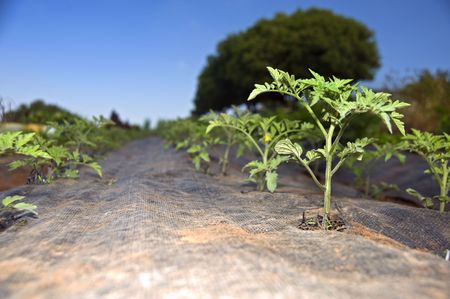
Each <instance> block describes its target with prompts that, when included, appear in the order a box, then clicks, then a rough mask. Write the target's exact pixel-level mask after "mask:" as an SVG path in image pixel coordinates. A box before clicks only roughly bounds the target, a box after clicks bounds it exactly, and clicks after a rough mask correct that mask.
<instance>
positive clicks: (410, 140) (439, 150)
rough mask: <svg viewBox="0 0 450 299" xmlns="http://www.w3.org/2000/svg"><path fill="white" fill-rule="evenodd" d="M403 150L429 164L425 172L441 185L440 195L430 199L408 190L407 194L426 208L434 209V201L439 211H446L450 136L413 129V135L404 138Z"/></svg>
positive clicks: (410, 189)
mask: <svg viewBox="0 0 450 299" xmlns="http://www.w3.org/2000/svg"><path fill="white" fill-rule="evenodd" d="M401 148H402V149H404V150H407V151H410V152H413V153H416V154H418V155H419V156H421V157H422V158H423V159H424V160H425V161H426V162H427V164H428V169H427V170H426V171H425V172H426V173H429V174H431V175H432V176H433V178H434V180H435V181H436V183H437V184H438V185H439V189H440V193H439V195H436V196H433V197H429V196H424V195H422V194H420V193H419V192H418V191H416V190H414V189H412V188H408V189H406V192H408V193H409V194H410V195H412V196H414V197H416V198H418V199H419V200H421V201H422V202H423V204H424V206H425V207H428V208H432V207H433V199H437V200H438V201H439V211H440V212H441V213H443V212H444V211H445V205H446V204H447V203H449V202H450V196H449V187H450V164H449V160H450V135H449V134H446V133H444V134H443V135H434V134H431V133H428V132H421V131H419V130H415V129H412V134H407V135H406V136H404V137H403V143H402V144H401Z"/></svg>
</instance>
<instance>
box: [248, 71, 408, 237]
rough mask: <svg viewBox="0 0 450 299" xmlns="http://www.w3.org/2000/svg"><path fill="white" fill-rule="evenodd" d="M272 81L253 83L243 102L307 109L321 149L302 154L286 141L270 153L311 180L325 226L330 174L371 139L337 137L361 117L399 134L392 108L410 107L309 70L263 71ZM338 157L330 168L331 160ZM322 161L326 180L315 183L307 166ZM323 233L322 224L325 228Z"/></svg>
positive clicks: (401, 126) (398, 120) (360, 154)
mask: <svg viewBox="0 0 450 299" xmlns="http://www.w3.org/2000/svg"><path fill="white" fill-rule="evenodd" d="M268 70H269V73H270V75H271V76H272V78H273V82H272V83H265V84H262V85H261V84H256V85H255V89H254V90H253V91H252V92H251V94H250V96H249V98H248V100H252V99H254V98H255V97H257V96H258V95H260V94H262V93H267V92H276V93H280V94H283V95H285V96H287V97H292V98H295V99H296V100H298V102H299V103H301V105H302V106H303V107H304V108H305V109H306V110H307V112H308V113H309V114H310V116H311V117H312V119H313V120H314V122H315V125H316V126H317V128H318V129H319V130H320V132H321V135H322V138H323V140H324V147H322V148H317V149H312V150H309V151H307V152H306V153H305V154H303V148H302V147H301V146H300V145H299V144H297V143H293V142H292V140H290V139H284V140H281V141H279V142H278V143H277V144H276V146H275V150H276V152H278V153H279V154H280V155H281V156H285V157H288V158H289V159H292V160H294V161H296V162H298V163H299V164H301V165H302V166H304V167H305V168H306V169H307V171H308V172H309V174H310V175H311V177H312V179H313V181H314V183H315V184H316V185H317V186H318V187H319V188H320V189H321V190H322V191H323V193H324V215H323V217H324V223H327V221H329V214H330V208H331V181H332V177H333V175H334V174H335V173H336V171H338V169H339V168H340V167H341V166H342V164H343V163H344V162H345V161H346V160H347V159H348V158H350V157H352V156H356V157H357V159H359V160H360V159H362V158H363V154H364V148H365V147H366V146H367V145H369V144H371V143H372V142H373V139H372V138H369V137H364V138H361V139H356V140H354V141H353V142H350V141H349V142H347V143H346V144H341V137H342V135H343V134H344V132H345V130H346V128H347V127H348V126H349V124H350V123H351V121H352V119H353V117H354V116H355V115H357V114H361V113H373V114H375V115H377V116H378V117H380V118H381V119H382V120H383V122H384V123H385V125H386V126H387V128H388V130H389V132H391V133H392V123H394V125H395V126H396V127H397V128H398V129H399V131H400V132H401V133H402V134H404V133H405V131H404V124H403V122H402V120H401V119H402V117H403V115H402V114H400V113H398V112H397V109H400V108H404V107H407V106H409V104H407V103H404V102H400V101H393V100H391V99H390V94H387V93H383V92H379V93H375V92H373V91H372V90H370V89H368V88H366V87H363V86H361V87H360V88H358V86H357V84H350V83H351V81H352V80H349V79H345V80H342V79H338V78H335V77H333V78H331V79H328V80H327V79H325V78H324V77H322V76H320V75H319V74H317V73H315V72H313V71H311V74H312V76H313V78H311V79H295V77H294V76H293V75H290V74H289V73H287V72H284V71H281V70H277V69H273V68H271V67H268ZM335 158H338V160H337V162H336V163H334V159H335ZM318 159H324V160H325V175H324V177H325V180H324V182H320V181H319V179H318V178H317V177H316V175H315V174H314V172H313V171H312V169H311V168H310V164H311V162H313V161H315V160H318ZM324 227H325V228H326V225H325V226H324Z"/></svg>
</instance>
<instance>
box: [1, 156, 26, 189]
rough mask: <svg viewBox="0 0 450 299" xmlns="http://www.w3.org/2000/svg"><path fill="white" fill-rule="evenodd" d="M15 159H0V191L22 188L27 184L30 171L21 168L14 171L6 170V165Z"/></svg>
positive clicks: (11, 157)
mask: <svg viewBox="0 0 450 299" xmlns="http://www.w3.org/2000/svg"><path fill="white" fill-rule="evenodd" d="M15 158H16V157H13V156H10V157H2V158H0V191H5V190H8V189H11V188H13V187H17V186H22V185H25V184H26V183H27V178H28V176H29V174H30V171H31V169H29V168H21V169H17V170H14V171H10V170H9V169H8V164H9V163H10V162H12V161H14V159H15Z"/></svg>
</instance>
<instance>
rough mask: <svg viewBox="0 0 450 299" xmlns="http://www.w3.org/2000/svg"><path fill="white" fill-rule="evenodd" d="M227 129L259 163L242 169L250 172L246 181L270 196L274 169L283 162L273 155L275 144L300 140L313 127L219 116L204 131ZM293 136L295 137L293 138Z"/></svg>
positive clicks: (271, 119)
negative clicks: (247, 146)
mask: <svg viewBox="0 0 450 299" xmlns="http://www.w3.org/2000/svg"><path fill="white" fill-rule="evenodd" d="M218 127H220V128H229V129H233V130H236V131H238V132H239V133H240V134H241V136H242V137H243V138H244V139H245V141H244V142H245V143H246V144H248V145H249V146H250V147H251V148H253V149H254V150H256V152H257V154H258V156H259V158H260V159H259V160H254V161H251V162H249V163H247V165H245V166H244V168H243V169H247V168H248V169H250V171H249V180H250V181H252V182H255V183H256V184H257V189H258V190H259V191H263V190H264V188H265V186H266V187H267V190H269V191H270V192H274V191H275V189H276V187H277V182H278V174H277V168H278V166H279V165H280V164H281V163H282V162H285V161H286V160H287V158H286V157H280V156H278V155H277V154H276V152H275V151H274V147H275V144H276V143H277V142H278V141H279V140H281V139H282V138H287V137H290V136H291V137H293V138H297V139H299V138H301V137H302V136H303V135H302V134H307V132H308V131H310V130H311V129H312V128H313V126H312V125H311V124H309V123H304V124H300V123H299V122H297V121H289V120H282V121H277V120H276V117H275V116H273V117H261V116H260V115H257V114H245V115H241V116H240V117H239V118H238V117H235V116H231V115H228V114H225V113H222V114H221V115H220V117H218V118H216V119H214V120H211V121H210V122H209V126H208V128H207V129H206V134H209V133H210V132H211V131H212V130H213V129H214V128H218ZM294 136H295V137H294Z"/></svg>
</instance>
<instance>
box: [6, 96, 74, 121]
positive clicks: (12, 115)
mask: <svg viewBox="0 0 450 299" xmlns="http://www.w3.org/2000/svg"><path fill="white" fill-rule="evenodd" d="M3 118H4V121H12V122H20V123H38V124H46V123H47V122H61V121H63V120H71V119H73V118H80V117H79V116H78V115H76V114H73V113H71V112H69V111H68V110H66V109H63V108H61V107H59V106H57V105H53V104H46V103H45V102H44V101H43V100H35V101H33V102H32V103H30V104H29V105H27V104H22V105H20V106H19V107H18V108H17V109H16V110H12V111H8V112H5V113H4V115H3Z"/></svg>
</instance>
